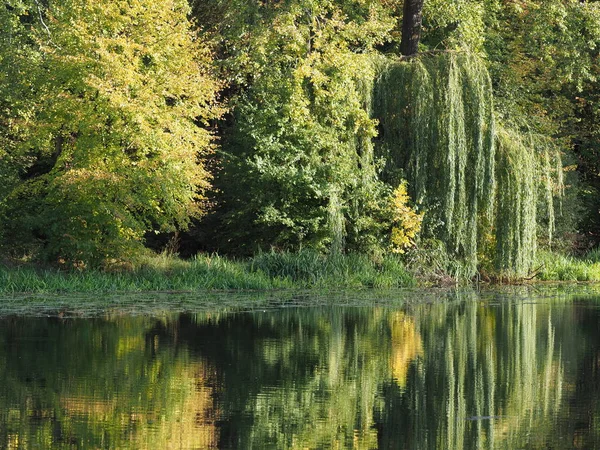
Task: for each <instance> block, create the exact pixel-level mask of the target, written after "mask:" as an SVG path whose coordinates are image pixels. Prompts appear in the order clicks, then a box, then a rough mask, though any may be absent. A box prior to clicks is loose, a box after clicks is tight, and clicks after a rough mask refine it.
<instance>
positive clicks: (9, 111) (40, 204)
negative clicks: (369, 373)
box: [0, 0, 219, 264]
mask: <svg viewBox="0 0 600 450" xmlns="http://www.w3.org/2000/svg"><path fill="white" fill-rule="evenodd" d="M188 13H189V8H188V6H187V3H186V2H184V1H183V0H159V1H146V0H135V1H132V2H129V4H128V6H127V7H124V6H119V4H118V3H116V2H114V1H111V0H99V1H96V2H87V1H83V0H66V1H61V2H50V4H49V6H48V7H47V8H46V9H43V8H42V7H41V5H40V3H39V2H37V0H33V1H23V2H22V1H18V0H14V1H11V2H9V3H6V2H5V4H4V5H3V7H1V8H0V21H1V22H2V23H3V24H4V23H6V24H10V28H9V29H10V30H11V32H10V33H6V34H5V33H3V34H2V37H1V38H0V39H1V43H0V51H1V55H0V66H1V67H0V68H1V69H2V70H1V71H0V73H3V74H6V76H5V77H4V78H2V79H1V80H0V92H1V93H2V94H3V95H0V98H2V99H3V100H2V108H3V111H4V114H3V116H4V119H3V123H2V129H1V131H0V134H1V139H2V140H1V141H0V142H1V143H2V146H3V151H4V152H5V156H6V157H7V158H8V160H9V161H13V162H14V163H11V164H10V166H12V171H9V170H8V168H7V167H5V166H4V165H1V166H0V171H1V173H2V177H4V178H6V177H8V176H10V177H11V180H12V181H13V182H12V183H11V185H10V188H9V189H8V191H3V192H0V193H1V194H2V197H0V206H1V207H2V208H1V209H2V210H4V213H5V214H4V220H3V221H4V223H3V226H4V229H5V236H4V241H5V243H6V242H8V243H12V244H13V245H12V247H13V249H14V250H15V251H17V250H18V251H21V252H34V253H36V254H38V255H39V256H42V257H45V258H48V259H50V260H54V261H56V260H58V259H62V260H65V261H73V262H78V261H79V262H83V263H94V264H97V263H102V262H105V261H107V260H110V259H114V258H117V259H119V258H125V259H127V258H130V257H131V252H135V251H136V250H139V249H140V248H141V242H142V241H143V237H144V234H145V233H147V232H148V231H153V230H163V231H164V230H172V229H174V228H175V227H182V226H185V225H186V223H187V222H188V220H189V217H190V216H193V215H197V214H201V213H202V204H201V200H202V198H203V192H204V191H205V190H206V188H207V187H208V182H209V179H210V175H209V174H208V173H207V171H206V170H205V169H204V168H203V164H202V160H203V158H204V157H205V156H206V154H207V153H208V152H209V151H210V148H211V135H210V132H209V131H208V130H207V127H208V125H209V121H210V120H212V119H213V118H215V117H217V115H218V113H219V110H218V108H216V107H215V95H216V94H215V93H216V91H217V89H218V83H217V82H216V81H215V80H214V78H213V76H212V75H211V54H210V52H209V51H208V49H207V48H206V46H204V45H203V44H202V42H201V41H199V40H198V39H197V37H196V36H195V35H194V34H193V33H192V32H191V31H190V26H189V22H188V20H187V14H188ZM15 167H17V170H14V168H15Z"/></svg>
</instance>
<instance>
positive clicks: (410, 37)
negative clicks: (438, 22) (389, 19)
mask: <svg viewBox="0 0 600 450" xmlns="http://www.w3.org/2000/svg"><path fill="white" fill-rule="evenodd" d="M422 19H423V0H404V8H403V14H402V41H401V43H400V52H401V53H402V54H403V55H404V56H412V55H414V54H416V53H417V51H418V49H419V40H420V39H421V22H422Z"/></svg>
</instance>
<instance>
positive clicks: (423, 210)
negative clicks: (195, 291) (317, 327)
mask: <svg viewBox="0 0 600 450" xmlns="http://www.w3.org/2000/svg"><path fill="white" fill-rule="evenodd" d="M405 3H406V4H405ZM421 5H422V12H421V11H420V9H421ZM411 7H412V8H416V10H417V11H419V14H418V16H414V14H413V13H414V11H411V9H410V8H411ZM407 11H408V13H407ZM407 14H411V18H412V23H413V25H415V23H416V24H417V25H419V23H420V24H421V25H420V26H417V27H416V28H414V29H412V30H411V29H409V31H406V30H405V31H404V32H403V18H406V17H407ZM410 22H411V21H407V20H404V26H405V27H406V26H407V23H409V24H410ZM0 30H2V31H1V33H0V180H1V182H0V223H1V226H0V243H1V247H0V248H1V251H2V253H3V254H4V255H5V256H6V257H10V258H25V259H27V260H40V261H46V262H51V263H60V264H63V265H67V266H72V265H76V266H78V267H83V266H86V267H87V266H107V265H110V264H115V263H117V262H120V261H130V260H133V259H135V258H136V256H137V255H140V254H143V253H144V252H145V251H147V249H148V248H151V249H153V250H156V251H163V250H164V249H165V248H166V249H168V250H170V251H175V252H179V253H180V254H181V255H182V256H190V255H193V254H196V253H197V252H218V253H220V254H227V255H231V256H250V255H253V254H256V253H257V252H259V251H269V250H277V251H284V250H285V251H287V250H289V251H298V250H301V249H306V248H309V249H314V250H315V251H318V252H321V253H323V254H330V255H336V254H344V253H351V252H357V253H363V254H367V255H370V257H371V258H373V259H375V260H376V259H378V258H381V257H382V255H385V254H387V253H397V254H400V255H402V256H401V257H402V258H406V259H410V258H413V259H414V258H415V257H416V256H415V255H417V256H418V257H420V258H422V261H424V264H428V262H427V261H429V260H430V259H431V258H441V257H444V258H448V259H451V260H453V261H457V262H459V263H460V265H461V267H462V268H463V270H464V272H465V273H466V274H467V276H470V275H473V274H475V273H476V272H478V271H479V272H490V273H491V272H495V273H500V274H511V275H516V276H527V275H528V274H529V273H530V272H531V271H532V270H534V266H535V255H536V250H537V249H539V248H544V249H552V250H555V251H560V252H563V253H577V252H584V251H586V250H588V249H590V248H592V247H594V246H595V245H596V244H597V243H598V241H600V213H599V211H600V195H598V194H599V193H598V190H599V189H600V167H599V165H600V158H599V154H598V153H599V152H600V128H599V126H598V123H599V119H600V97H599V96H600V90H599V89H598V77H599V76H600V58H599V56H600V55H599V54H600V2H594V1H579V0H544V1H542V0H519V1H517V0H452V1H449V0H425V1H424V2H419V1H414V0H410V1H409V0H407V1H406V2H402V1H400V0H260V1H259V0H191V2H190V3H189V4H188V3H187V2H185V1H181V0H153V1H149V0H129V1H127V2H116V1H114V0H98V1H95V2H86V1H83V0H61V1H60V2H55V1H53V0H5V1H4V2H3V3H2V6H0ZM403 34H404V39H403ZM419 34H420V36H419ZM407 35H408V36H410V37H411V38H412V39H408V40H407ZM423 255H424V256H423Z"/></svg>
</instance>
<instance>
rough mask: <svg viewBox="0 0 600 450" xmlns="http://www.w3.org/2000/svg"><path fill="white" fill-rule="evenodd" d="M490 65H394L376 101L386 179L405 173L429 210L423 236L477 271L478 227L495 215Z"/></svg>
mask: <svg viewBox="0 0 600 450" xmlns="http://www.w3.org/2000/svg"><path fill="white" fill-rule="evenodd" d="M492 111H493V105H492V92H491V83H490V79H489V76H488V73H487V70H486V68H485V66H484V65H483V62H482V61H481V60H480V59H479V58H477V57H474V56H471V55H469V54H462V53H458V54H457V53H452V52H450V53H442V54H436V55H425V56H421V57H417V58H413V59H410V60H408V61H402V60H401V61H389V62H388V63H386V64H385V65H384V67H383V68H382V69H381V73H380V75H379V77H378V79H377V82H376V87H375V95H374V116H375V117H376V118H378V119H379V120H380V123H381V128H382V133H381V135H380V146H379V147H380V152H381V153H382V155H384V156H385V158H386V160H387V162H388V168H387V179H388V180H389V181H390V182H391V183H392V184H395V183H397V181H398V177H399V176H400V175H402V173H403V172H405V173H406V176H407V179H408V180H409V183H410V184H409V185H410V187H411V191H412V192H411V194H412V195H411V196H412V197H413V198H414V199H415V201H416V202H417V204H422V205H424V207H425V209H426V211H427V215H426V217H425V221H424V232H425V233H426V235H429V236H438V237H439V238H441V240H442V241H444V242H445V243H446V245H447V246H448V250H449V251H450V252H451V253H452V254H453V255H455V256H457V257H458V258H460V259H464V261H465V262H466V263H467V265H468V266H469V267H470V272H471V273H473V272H474V271H475V268H476V265H477V223H478V220H479V219H478V218H479V216H480V215H482V214H487V215H490V214H491V209H492V204H493V192H494V163H495V157H494V152H495V149H494V140H493V135H494V119H493V115H492Z"/></svg>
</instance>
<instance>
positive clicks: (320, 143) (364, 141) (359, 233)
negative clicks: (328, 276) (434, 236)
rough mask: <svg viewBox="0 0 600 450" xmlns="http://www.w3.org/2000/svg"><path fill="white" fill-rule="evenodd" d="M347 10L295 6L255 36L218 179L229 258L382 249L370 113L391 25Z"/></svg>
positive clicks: (301, 2)
mask: <svg viewBox="0 0 600 450" xmlns="http://www.w3.org/2000/svg"><path fill="white" fill-rule="evenodd" d="M348 3H353V2H348ZM344 11H345V7H344V6H343V5H338V4H336V3H334V2H312V1H306V0H298V1H293V2H288V3H285V4H284V5H282V6H281V9H280V10H279V11H278V14H277V15H276V16H275V17H273V18H272V19H271V20H270V22H269V25H268V27H265V28H260V29H259V30H258V31H257V33H258V36H255V37H254V41H253V45H256V47H251V48H250V49H249V50H248V52H252V53H250V54H249V55H248V56H250V57H253V58H254V59H253V60H254V61H255V62H256V64H258V66H259V67H260V69H258V70H257V72H256V73H255V74H254V77H253V78H254V79H253V83H252V85H251V86H250V87H249V88H248V90H247V91H245V92H244V93H243V94H241V95H239V96H238V97H236V99H235V102H234V103H235V109H234V123H235V126H234V127H233V128H232V129H229V130H227V131H226V136H225V138H224V140H223V158H222V164H223V170H222V171H221V172H220V173H219V177H218V179H217V180H216V184H217V186H218V187H219V188H220V189H221V190H222V193H223V195H222V196H221V197H218V198H219V200H220V201H221V203H222V209H221V214H222V215H223V218H224V219H223V221H224V222H225V227H224V228H222V229H221V243H222V244H221V246H222V247H225V248H226V249H228V250H230V251H231V250H232V249H235V250H236V251H245V252H246V253H250V252H252V251H255V250H256V249H257V248H262V249H268V248H270V247H271V246H275V247H278V248H289V249H298V248H300V247H301V246H305V247H306V246H309V247H312V248H316V249H319V250H323V251H330V252H333V253H336V252H337V253H339V252H341V251H342V250H343V249H345V248H348V249H353V250H363V251H373V249H374V248H375V249H376V248H377V247H380V246H381V245H382V237H381V230H380V229H382V228H384V226H382V225H380V224H379V223H378V216H380V215H381V214H382V212H381V209H382V206H383V204H384V201H383V199H384V198H385V196H386V195H387V188H386V187H385V186H384V185H383V184H382V183H381V182H380V181H379V180H378V178H377V171H378V169H377V164H376V161H375V160H374V158H373V148H372V138H373V137H374V136H375V135H376V129H375V121H374V120H372V119H371V118H370V117H369V113H368V108H369V105H370V95H371V85H372V80H373V78H374V64H373V52H372V45H373V43H374V42H380V41H381V40H382V37H381V35H382V29H385V26H387V25H386V23H385V22H384V23H380V22H378V21H377V20H376V19H371V18H370V17H368V16H367V18H364V17H362V18H361V17H359V18H356V17H354V16H352V15H350V16H346V15H345V14H344ZM357 49H360V53H359V52H357ZM238 57H239V55H234V56H232V58H231V60H230V62H232V61H233V62H235V60H236V58H238ZM240 64H241V63H240ZM239 70H242V71H243V70H244V68H243V67H240V69H239Z"/></svg>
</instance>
